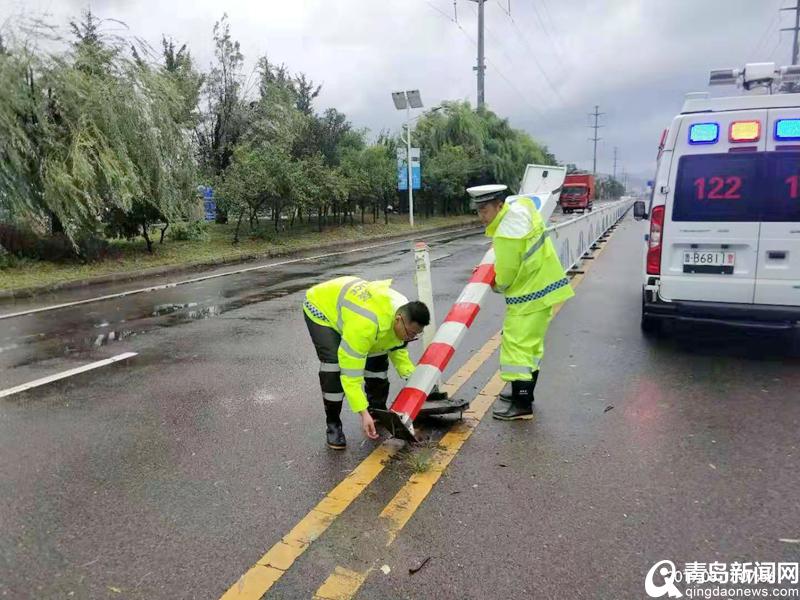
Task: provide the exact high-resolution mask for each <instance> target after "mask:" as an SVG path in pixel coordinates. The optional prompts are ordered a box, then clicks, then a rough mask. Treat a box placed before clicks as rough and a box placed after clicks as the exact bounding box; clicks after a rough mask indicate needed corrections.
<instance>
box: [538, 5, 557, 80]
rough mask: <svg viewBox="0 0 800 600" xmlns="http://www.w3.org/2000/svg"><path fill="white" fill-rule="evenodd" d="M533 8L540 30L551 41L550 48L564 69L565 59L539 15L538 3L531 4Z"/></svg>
mask: <svg viewBox="0 0 800 600" xmlns="http://www.w3.org/2000/svg"><path fill="white" fill-rule="evenodd" d="M531 7H533V14H534V15H535V16H536V20H537V21H538V22H539V27H540V29H541V30H542V31H543V32H544V34H545V35H546V36H547V39H548V40H550V47H551V48H552V49H553V55H554V56H555V57H556V59H557V60H558V62H559V63H561V64H560V65H559V66H560V67H561V68H562V69H563V68H564V59H563V58H561V56H560V54H559V52H558V48H557V47H556V42H555V40H554V39H553V38H552V36H551V35H550V31H549V28H548V27H547V26H546V25H545V24H544V20H543V19H542V15H541V14H539V9H538V8H536V3H535V2H531Z"/></svg>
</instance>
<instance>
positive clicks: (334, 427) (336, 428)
mask: <svg viewBox="0 0 800 600" xmlns="http://www.w3.org/2000/svg"><path fill="white" fill-rule="evenodd" d="M323 402H324V403H325V421H326V423H327V427H326V429H325V437H326V440H327V442H328V448H333V449H334V450H344V449H345V448H346V447H347V440H346V439H345V437H344V431H343V430H342V419H341V418H340V416H339V415H341V413H342V402H330V401H329V400H323Z"/></svg>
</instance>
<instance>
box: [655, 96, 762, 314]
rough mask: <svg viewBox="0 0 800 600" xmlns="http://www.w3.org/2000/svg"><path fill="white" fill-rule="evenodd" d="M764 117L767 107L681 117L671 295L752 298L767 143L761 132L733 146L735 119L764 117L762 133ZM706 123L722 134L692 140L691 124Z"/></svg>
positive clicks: (668, 280) (667, 235)
mask: <svg viewBox="0 0 800 600" xmlns="http://www.w3.org/2000/svg"><path fill="white" fill-rule="evenodd" d="M766 118H767V111H766V110H748V111H732V112H725V113H704V114H697V115H689V116H686V117H684V118H683V119H681V120H680V126H679V127H680V129H679V130H678V132H677V136H676V141H675V158H674V159H673V161H672V172H671V173H670V183H669V192H668V196H667V208H666V215H665V224H664V233H663V236H662V239H663V242H662V243H663V246H662V258H661V289H660V295H661V296H662V297H663V298H664V299H665V300H697V301H709V302H730V303H741V304H751V303H752V302H753V299H754V296H755V275H756V262H757V257H758V236H759V225H760V223H759V206H760V202H761V196H762V190H760V189H759V185H758V184H759V181H760V180H761V179H762V169H763V157H764V150H765V148H766V141H765V139H764V138H765V136H764V135H761V136H760V139H759V140H758V141H756V142H752V143H747V144H742V143H733V142H731V141H730V140H729V131H730V126H731V124H732V123H734V122H740V121H751V120H758V121H760V122H761V125H762V131H763V126H764V125H765V121H766ZM702 124H709V125H713V124H716V125H717V127H718V129H717V135H716V136H713V135H699V136H697V137H698V138H699V139H701V140H703V141H700V142H696V141H695V142H692V141H690V134H691V131H692V130H691V127H692V125H702ZM695 131H697V130H695ZM713 131H714V128H713V127H708V128H705V129H704V130H703V131H701V133H703V134H708V133H709V132H712V133H713Z"/></svg>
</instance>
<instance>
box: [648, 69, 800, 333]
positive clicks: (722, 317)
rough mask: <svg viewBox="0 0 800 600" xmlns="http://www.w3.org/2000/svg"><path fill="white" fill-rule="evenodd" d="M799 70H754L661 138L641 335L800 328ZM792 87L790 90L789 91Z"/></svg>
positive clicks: (691, 108)
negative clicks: (704, 328)
mask: <svg viewBox="0 0 800 600" xmlns="http://www.w3.org/2000/svg"><path fill="white" fill-rule="evenodd" d="M797 78H800V73H798V70H797V68H795V67H783V68H781V69H776V68H775V65H774V64H773V63H755V64H748V65H747V66H746V67H745V68H744V69H742V70H736V69H730V70H725V71H714V72H712V75H711V83H712V84H738V85H739V86H740V87H742V88H743V89H744V94H743V95H740V96H736V97H729V98H709V97H708V95H707V94H690V95H689V96H688V97H687V99H686V102H685V104H684V106H683V110H682V111H681V113H680V114H679V115H678V116H677V117H675V119H674V120H673V121H672V124H671V126H670V128H669V129H668V130H667V131H665V132H664V135H662V138H661V143H660V147H659V158H658V166H657V168H656V177H655V180H654V182H653V191H652V196H651V198H650V206H649V208H648V207H647V206H646V205H645V202H644V201H639V202H637V203H636V205H635V206H634V216H635V217H636V218H638V219H641V218H649V220H650V233H649V235H648V236H646V242H647V244H646V258H645V265H644V276H643V290H642V329H643V330H644V331H645V332H648V333H651V332H656V331H659V330H660V328H661V324H662V323H663V322H664V321H665V320H673V321H674V320H677V321H686V322H695V323H696V322H722V323H727V324H734V325H737V326H743V327H754V328H767V329H785V328H792V327H794V326H795V325H796V324H797V322H798V321H800V94H798V93H779V91H778V90H779V88H781V87H785V86H787V85H792V84H791V83H790V79H797ZM790 89H791V88H790Z"/></svg>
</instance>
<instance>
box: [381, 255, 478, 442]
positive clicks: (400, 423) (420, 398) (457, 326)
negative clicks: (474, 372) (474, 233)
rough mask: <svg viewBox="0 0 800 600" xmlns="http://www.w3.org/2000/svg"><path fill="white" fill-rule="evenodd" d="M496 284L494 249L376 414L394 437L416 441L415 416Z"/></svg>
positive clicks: (476, 270)
mask: <svg viewBox="0 0 800 600" xmlns="http://www.w3.org/2000/svg"><path fill="white" fill-rule="evenodd" d="M493 284H494V249H490V250H489V251H488V252H487V253H486V254H484V256H483V259H481V262H480V264H479V265H478V266H477V267H476V269H475V272H474V273H473V274H472V277H471V278H470V280H469V283H467V285H466V287H464V289H463V291H462V292H461V295H460V296H459V297H458V299H457V300H456V302H455V304H453V307H452V308H451V309H450V312H449V313H448V314H447V316H446V317H445V319H444V322H443V323H442V325H441V327H439V330H438V331H437V332H436V335H435V336H434V338H433V340H432V341H431V343H430V345H429V346H428V347H427V349H426V350H425V352H424V353H423V355H422V358H421V359H420V361H419V364H418V365H417V369H416V371H414V374H413V375H412V376H411V378H410V379H409V380H408V383H407V384H406V386H405V387H404V388H403V389H402V390H401V391H400V393H399V394H398V395H397V398H396V399H395V401H394V404H392V408H391V409H389V410H385V411H383V410H379V411H374V416H375V418H376V419H377V420H378V422H379V423H381V424H382V425H383V426H384V427H386V429H388V430H389V432H390V433H391V434H392V435H394V436H395V437H399V438H403V439H407V440H414V439H415V436H414V419H415V418H416V416H417V414H419V411H420V409H421V408H422V405H423V404H424V403H425V400H426V399H427V397H428V395H429V394H430V393H431V390H432V389H433V386H434V385H436V383H437V382H438V381H439V380H440V379H441V376H442V374H443V373H444V370H445V368H447V365H448V363H449V362H450V359H451V358H453V354H455V351H456V348H458V346H459V344H460V343H461V340H462V339H463V338H464V335H465V334H466V333H467V329H469V327H470V326H471V325H472V323H473V322H474V321H475V317H477V316H478V313H479V312H480V310H481V305H482V304H483V302H484V300H485V299H486V297H487V295H488V294H489V292H491V290H492V285H493Z"/></svg>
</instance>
